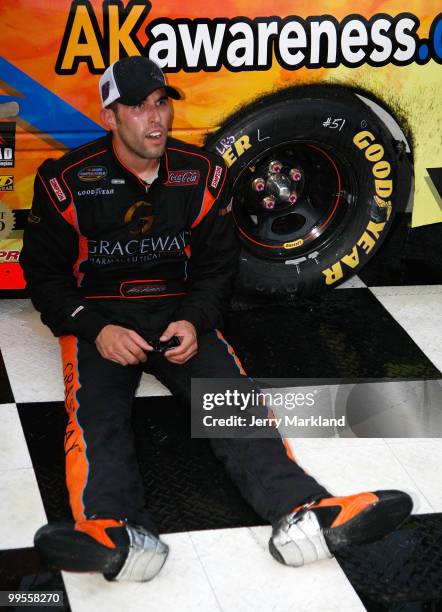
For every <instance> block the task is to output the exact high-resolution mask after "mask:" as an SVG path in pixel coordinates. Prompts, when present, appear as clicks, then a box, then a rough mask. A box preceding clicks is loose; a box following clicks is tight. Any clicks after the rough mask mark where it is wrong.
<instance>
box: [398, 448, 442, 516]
mask: <svg viewBox="0 0 442 612" xmlns="http://www.w3.org/2000/svg"><path fill="white" fill-rule="evenodd" d="M387 442H388V443H389V440H388V441H387ZM391 450H392V452H393V453H394V455H395V457H396V458H397V459H398V461H399V462H400V464H401V465H402V467H403V468H404V469H405V470H406V472H407V474H409V476H410V478H411V479H412V480H413V481H414V482H415V483H416V485H417V487H418V488H419V490H420V491H422V494H423V495H425V497H426V499H427V500H428V502H429V503H430V505H431V507H432V510H433V512H442V486H441V475H440V470H441V465H442V440H441V439H438V440H428V439H426V440H425V439H422V438H421V439H419V440H415V439H413V438H411V439H409V440H408V441H407V442H404V441H403V442H401V443H400V444H394V443H393V444H391Z"/></svg>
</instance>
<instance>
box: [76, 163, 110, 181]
mask: <svg viewBox="0 0 442 612" xmlns="http://www.w3.org/2000/svg"><path fill="white" fill-rule="evenodd" d="M77 176H78V178H79V179H80V181H84V182H85V183H89V182H93V181H101V179H103V178H105V177H106V176H107V168H106V167H105V166H84V167H83V168H80V170H79V171H78V172H77Z"/></svg>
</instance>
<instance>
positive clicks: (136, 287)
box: [121, 283, 167, 297]
mask: <svg viewBox="0 0 442 612" xmlns="http://www.w3.org/2000/svg"><path fill="white" fill-rule="evenodd" d="M166 289H167V285H165V284H164V283H162V284H152V283H136V284H135V283H134V284H130V283H122V285H121V292H122V294H123V295H124V296H125V297H130V296H132V297H135V296H137V295H152V294H155V293H164V292H165V291H166Z"/></svg>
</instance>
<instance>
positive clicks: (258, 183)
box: [252, 178, 266, 192]
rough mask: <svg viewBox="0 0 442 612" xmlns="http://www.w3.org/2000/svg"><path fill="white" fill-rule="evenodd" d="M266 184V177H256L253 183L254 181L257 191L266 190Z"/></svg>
mask: <svg viewBox="0 0 442 612" xmlns="http://www.w3.org/2000/svg"><path fill="white" fill-rule="evenodd" d="M265 186H266V182H265V180H264V179H262V178H256V179H255V180H254V181H253V183H252V187H253V189H254V190H255V191H258V192H259V191H264V189H265Z"/></svg>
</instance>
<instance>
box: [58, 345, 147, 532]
mask: <svg viewBox="0 0 442 612" xmlns="http://www.w3.org/2000/svg"><path fill="white" fill-rule="evenodd" d="M60 345H61V354H62V362H63V375H64V383H65V405H66V410H67V413H68V424H67V428H66V434H65V453H66V484H67V488H68V491H69V501H70V506H71V510H72V514H73V517H74V520H75V522H76V523H79V522H81V521H84V519H93V518H94V517H101V518H116V519H128V520H129V521H130V522H134V523H138V524H141V525H144V526H145V527H146V528H148V529H150V530H151V531H153V532H156V529H155V527H154V525H153V524H152V521H151V519H150V516H149V514H148V513H147V511H146V509H145V500H144V491H143V484H142V479H141V474H140V470H139V466H138V462H137V459H136V454H135V445H134V436H133V431H132V425H131V413H132V402H133V397H134V394H135V390H136V387H137V384H138V381H139V378H140V374H141V369H140V368H139V367H137V366H127V367H123V366H120V365H119V364H116V363H113V362H111V361H109V360H107V359H103V358H102V357H101V356H100V354H99V353H98V351H97V349H96V348H95V346H94V345H92V344H90V343H89V342H86V341H84V340H81V339H79V338H76V337H74V336H63V337H62V338H60Z"/></svg>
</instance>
